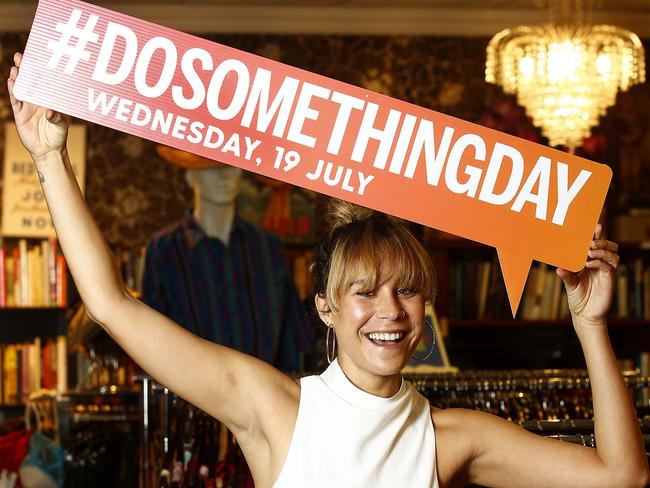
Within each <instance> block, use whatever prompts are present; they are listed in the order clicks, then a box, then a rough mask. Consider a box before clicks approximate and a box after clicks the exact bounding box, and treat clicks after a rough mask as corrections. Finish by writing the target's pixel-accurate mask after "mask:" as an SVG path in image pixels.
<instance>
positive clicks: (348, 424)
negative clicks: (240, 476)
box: [273, 361, 439, 488]
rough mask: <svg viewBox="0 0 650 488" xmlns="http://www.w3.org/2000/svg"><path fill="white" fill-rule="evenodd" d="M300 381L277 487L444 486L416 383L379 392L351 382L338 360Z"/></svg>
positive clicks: (428, 414) (424, 404)
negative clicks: (391, 392)
mask: <svg viewBox="0 0 650 488" xmlns="http://www.w3.org/2000/svg"><path fill="white" fill-rule="evenodd" d="M300 386H301V390H300V406H299V407H298V417H297V419H296V426H295V428H294V431H293V436H292V438H291V444H290V445H289V452H288V453H287V457H286V459H285V461H284V465H283V467H282V470H281V471H280V475H279V476H278V479H277V480H276V482H275V484H274V485H273V487H274V488H333V487H336V488H395V487H402V486H404V487H409V488H439V485H438V477H437V473H436V438H435V433H434V429H433V423H432V421H431V411H430V408H429V402H428V401H427V399H426V398H424V397H423V396H422V395H420V394H419V393H418V392H417V391H416V390H415V388H414V387H413V385H411V383H409V382H408V381H404V380H402V386H401V387H400V390H399V391H398V392H397V393H396V394H395V395H394V396H392V397H390V398H383V397H378V396H375V395H371V394H370V393H366V392H364V391H363V390H360V389H359V388H357V387H356V386H354V385H353V384H352V382H350V380H348V378H347V377H346V376H345V374H344V372H343V370H342V369H341V367H340V366H339V364H338V362H337V361H334V362H332V364H331V365H330V366H329V367H328V368H327V370H326V371H325V372H324V373H323V374H321V375H320V376H307V377H305V378H302V379H301V380H300Z"/></svg>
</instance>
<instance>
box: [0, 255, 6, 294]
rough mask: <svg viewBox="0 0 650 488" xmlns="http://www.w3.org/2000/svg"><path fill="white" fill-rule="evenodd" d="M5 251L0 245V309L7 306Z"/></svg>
mask: <svg viewBox="0 0 650 488" xmlns="http://www.w3.org/2000/svg"><path fill="white" fill-rule="evenodd" d="M6 261H7V259H6V249H5V247H4V245H2V244H0V307H6V306H7V271H6V269H5V268H6Z"/></svg>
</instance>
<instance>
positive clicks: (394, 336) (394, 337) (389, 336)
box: [368, 332, 404, 341]
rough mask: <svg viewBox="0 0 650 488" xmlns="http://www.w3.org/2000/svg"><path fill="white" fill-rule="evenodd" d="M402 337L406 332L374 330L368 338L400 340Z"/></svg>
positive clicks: (374, 339)
mask: <svg viewBox="0 0 650 488" xmlns="http://www.w3.org/2000/svg"><path fill="white" fill-rule="evenodd" d="M402 337H404V333H402V332H396V333H391V334H387V333H385V332H373V333H372V334H368V339H371V340H373V341H399V340H400V339H402Z"/></svg>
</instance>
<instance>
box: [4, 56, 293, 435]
mask: <svg viewBox="0 0 650 488" xmlns="http://www.w3.org/2000/svg"><path fill="white" fill-rule="evenodd" d="M21 59H22V57H21V55H20V54H16V55H15V56H14V63H15V66H14V67H12V68H11V72H10V76H9V79H8V81H7V86H8V90H9V96H10V99H11V106H12V109H13V112H14V118H15V121H16V126H17V129H18V134H19V136H20V139H21V141H22V142H23V144H24V145H25V147H26V148H27V150H28V151H29V152H30V153H31V155H32V157H33V159H34V163H35V164H36V169H37V171H38V175H39V178H40V180H41V185H42V187H43V193H44V195H45V199H46V201H47V204H48V207H49V210H50V214H51V216H52V221H53V223H54V227H55V229H56V232H57V236H58V239H59V243H60V246H61V249H62V250H63V254H64V255H65V257H66V260H67V263H68V268H69V269H70V272H71V273H72V276H73V278H74V281H75V283H76V285H77V288H78V289H79V293H80V295H81V298H82V299H83V301H84V303H85V305H86V310H87V312H88V315H89V316H90V317H91V318H92V319H93V320H95V321H96V322H97V323H99V324H101V325H102V327H104V329H105V330H106V331H107V332H108V333H109V334H110V335H111V336H112V337H113V338H114V339H115V341H116V342H117V343H118V344H120V346H122V348H124V350H125V351H126V352H127V354H129V356H131V357H132V358H133V359H134V360H135V361H137V363H138V364H139V365H140V366H141V367H142V368H143V369H144V370H145V371H147V372H148V373H149V374H150V375H152V376H153V377H154V378H155V379H156V380H157V381H159V382H161V383H162V384H164V385H165V386H167V387H168V388H170V389H171V390H172V391H174V392H175V393H177V394H179V395H181V396H182V397H183V398H185V399H186V400H188V401H189V402H191V403H193V404H195V405H196V406H198V407H199V408H201V409H203V410H204V411H206V412H208V413H209V414H211V415H213V416H214V417H216V418H218V419H219V420H221V421H223V422H224V423H225V424H226V425H227V426H228V427H229V428H230V429H231V430H233V432H234V433H235V435H238V434H240V435H243V434H245V433H246V432H248V431H249V430H250V429H253V430H255V427H260V425H258V422H257V419H258V418H259V417H260V411H261V410H262V409H263V406H264V405H265V404H267V402H269V403H271V404H273V403H274V401H275V403H277V401H278V400H280V401H281V400H282V399H281V398H278V397H281V396H282V395H283V392H286V391H287V390H288V389H291V388H296V387H297V386H296V385H295V383H293V382H292V381H291V380H290V379H289V378H288V377H287V376H285V375H284V374H282V373H280V372H278V371H277V370H276V369H274V368H272V367H271V366H269V365H267V364H266V363H264V362H263V361H260V360H258V359H256V358H253V357H251V356H248V355H245V354H243V353H240V352H238V351H235V350H232V349H229V348H227V347H223V346H219V345H217V344H214V343H212V342H208V341H205V340H203V339H201V338H199V337H197V336H195V335H193V334H191V333H189V332H188V331H186V330H185V329H183V328H182V327H180V326H178V325H177V324H175V323H174V322H172V321H171V320H169V319H167V318H166V317H164V316H163V315H161V314H159V313H158V312H156V311H155V310H153V309H151V308H150V307H148V306H146V305H145V304H143V303H142V302H140V301H138V300H135V299H133V298H131V297H130V296H129V294H128V293H127V292H126V289H125V286H124V284H123V282H122V279H121V277H120V275H119V273H118V271H117V269H116V266H115V264H114V261H113V257H112V254H111V252H110V250H109V248H108V245H107V244H106V242H105V240H104V238H103V237H102V234H101V232H100V231H99V229H98V227H97V225H96V224H95V222H94V220H93V218H92V216H91V214H90V212H89V211H88V208H87V206H86V203H85V201H84V199H83V196H82V194H81V191H80V189H79V187H78V185H77V182H76V180H75V178H74V175H73V172H72V167H71V165H70V161H69V159H68V153H67V150H66V138H67V130H68V125H69V120H68V118H67V117H65V116H63V115H62V114H60V113H56V112H53V111H52V110H47V109H45V108H43V107H38V106H36V105H33V104H30V103H26V102H21V101H19V100H17V99H16V98H15V97H14V94H13V87H14V83H15V80H16V77H17V76H18V72H19V69H20V62H21ZM178 299H179V300H183V297H179V298H178ZM262 427H263V426H262ZM256 432H259V429H258V430H257V431H256Z"/></svg>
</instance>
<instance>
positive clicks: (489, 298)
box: [449, 257, 569, 320]
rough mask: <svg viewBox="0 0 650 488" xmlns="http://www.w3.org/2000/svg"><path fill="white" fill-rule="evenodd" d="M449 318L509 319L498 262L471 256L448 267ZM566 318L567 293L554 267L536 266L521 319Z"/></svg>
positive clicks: (525, 291)
mask: <svg viewBox="0 0 650 488" xmlns="http://www.w3.org/2000/svg"><path fill="white" fill-rule="evenodd" d="M449 277H450V283H449V285H450V300H451V303H450V317H452V318H459V319H467V320H484V319H507V318H511V317H512V313H511V311H510V305H509V301H508V294H507V292H506V288H505V284H504V282H503V274H502V272H501V267H500V265H499V261H498V259H496V257H495V258H493V259H485V258H480V257H471V258H467V259H462V260H458V261H456V262H452V263H451V266H450V275H449ZM568 316H569V308H568V304H567V298H566V292H565V291H564V286H563V284H562V280H561V279H560V277H559V276H557V274H556V273H555V268H554V267H552V266H547V265H546V264H543V263H535V264H534V265H533V266H532V267H531V270H530V273H529V275H528V279H527V282H526V287H525V289H524V293H523V296H522V299H521V303H520V305H519V310H518V313H517V318H518V319H521V320H560V319H564V318H567V317H568Z"/></svg>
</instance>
